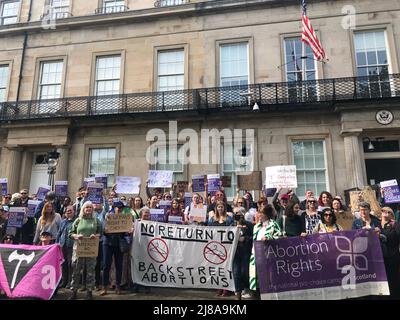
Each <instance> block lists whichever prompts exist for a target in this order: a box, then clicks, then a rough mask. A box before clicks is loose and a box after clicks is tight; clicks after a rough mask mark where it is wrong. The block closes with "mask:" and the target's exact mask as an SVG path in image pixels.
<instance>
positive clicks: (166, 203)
mask: <svg viewBox="0 0 400 320" xmlns="http://www.w3.org/2000/svg"><path fill="white" fill-rule="evenodd" d="M171 203H172V201H171V200H160V201H159V202H158V208H159V209H163V210H164V214H167V211H168V210H169V209H171ZM157 221H158V220H157Z"/></svg>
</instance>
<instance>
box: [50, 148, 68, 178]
mask: <svg viewBox="0 0 400 320" xmlns="http://www.w3.org/2000/svg"><path fill="white" fill-rule="evenodd" d="M69 148H70V147H69V146H57V152H59V153H60V158H59V159H58V164H57V168H56V174H55V176H54V181H67V180H68V165H69Z"/></svg>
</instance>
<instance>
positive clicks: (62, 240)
mask: <svg viewBox="0 0 400 320" xmlns="http://www.w3.org/2000/svg"><path fill="white" fill-rule="evenodd" d="M74 221H75V219H72V220H68V219H64V220H63V221H62V222H61V225H60V231H58V235H57V240H56V242H57V243H59V244H60V245H61V247H64V246H66V247H67V248H72V247H73V246H74V240H73V239H71V238H70V237H69V236H68V234H69V231H70V230H71V227H72V224H73V223H74Z"/></svg>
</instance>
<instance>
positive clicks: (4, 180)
mask: <svg viewBox="0 0 400 320" xmlns="http://www.w3.org/2000/svg"><path fill="white" fill-rule="evenodd" d="M0 183H1V194H2V195H3V196H5V195H7V192H8V191H7V183H8V179H7V178H1V179H0Z"/></svg>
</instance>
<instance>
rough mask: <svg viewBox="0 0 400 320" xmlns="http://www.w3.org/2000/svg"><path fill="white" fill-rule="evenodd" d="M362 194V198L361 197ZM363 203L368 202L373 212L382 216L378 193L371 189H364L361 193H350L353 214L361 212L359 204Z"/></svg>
mask: <svg viewBox="0 0 400 320" xmlns="http://www.w3.org/2000/svg"><path fill="white" fill-rule="evenodd" d="M360 193H361V196H359V194H360ZM362 201H366V202H368V203H369V204H370V206H371V210H372V211H373V212H374V214H375V215H378V216H379V215H380V214H381V207H380V205H379V202H378V200H377V199H376V193H375V191H374V190H372V188H371V187H364V188H363V189H362V190H361V191H350V204H351V211H352V212H357V211H358V210H359V208H358V204H359V203H360V202H362Z"/></svg>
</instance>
